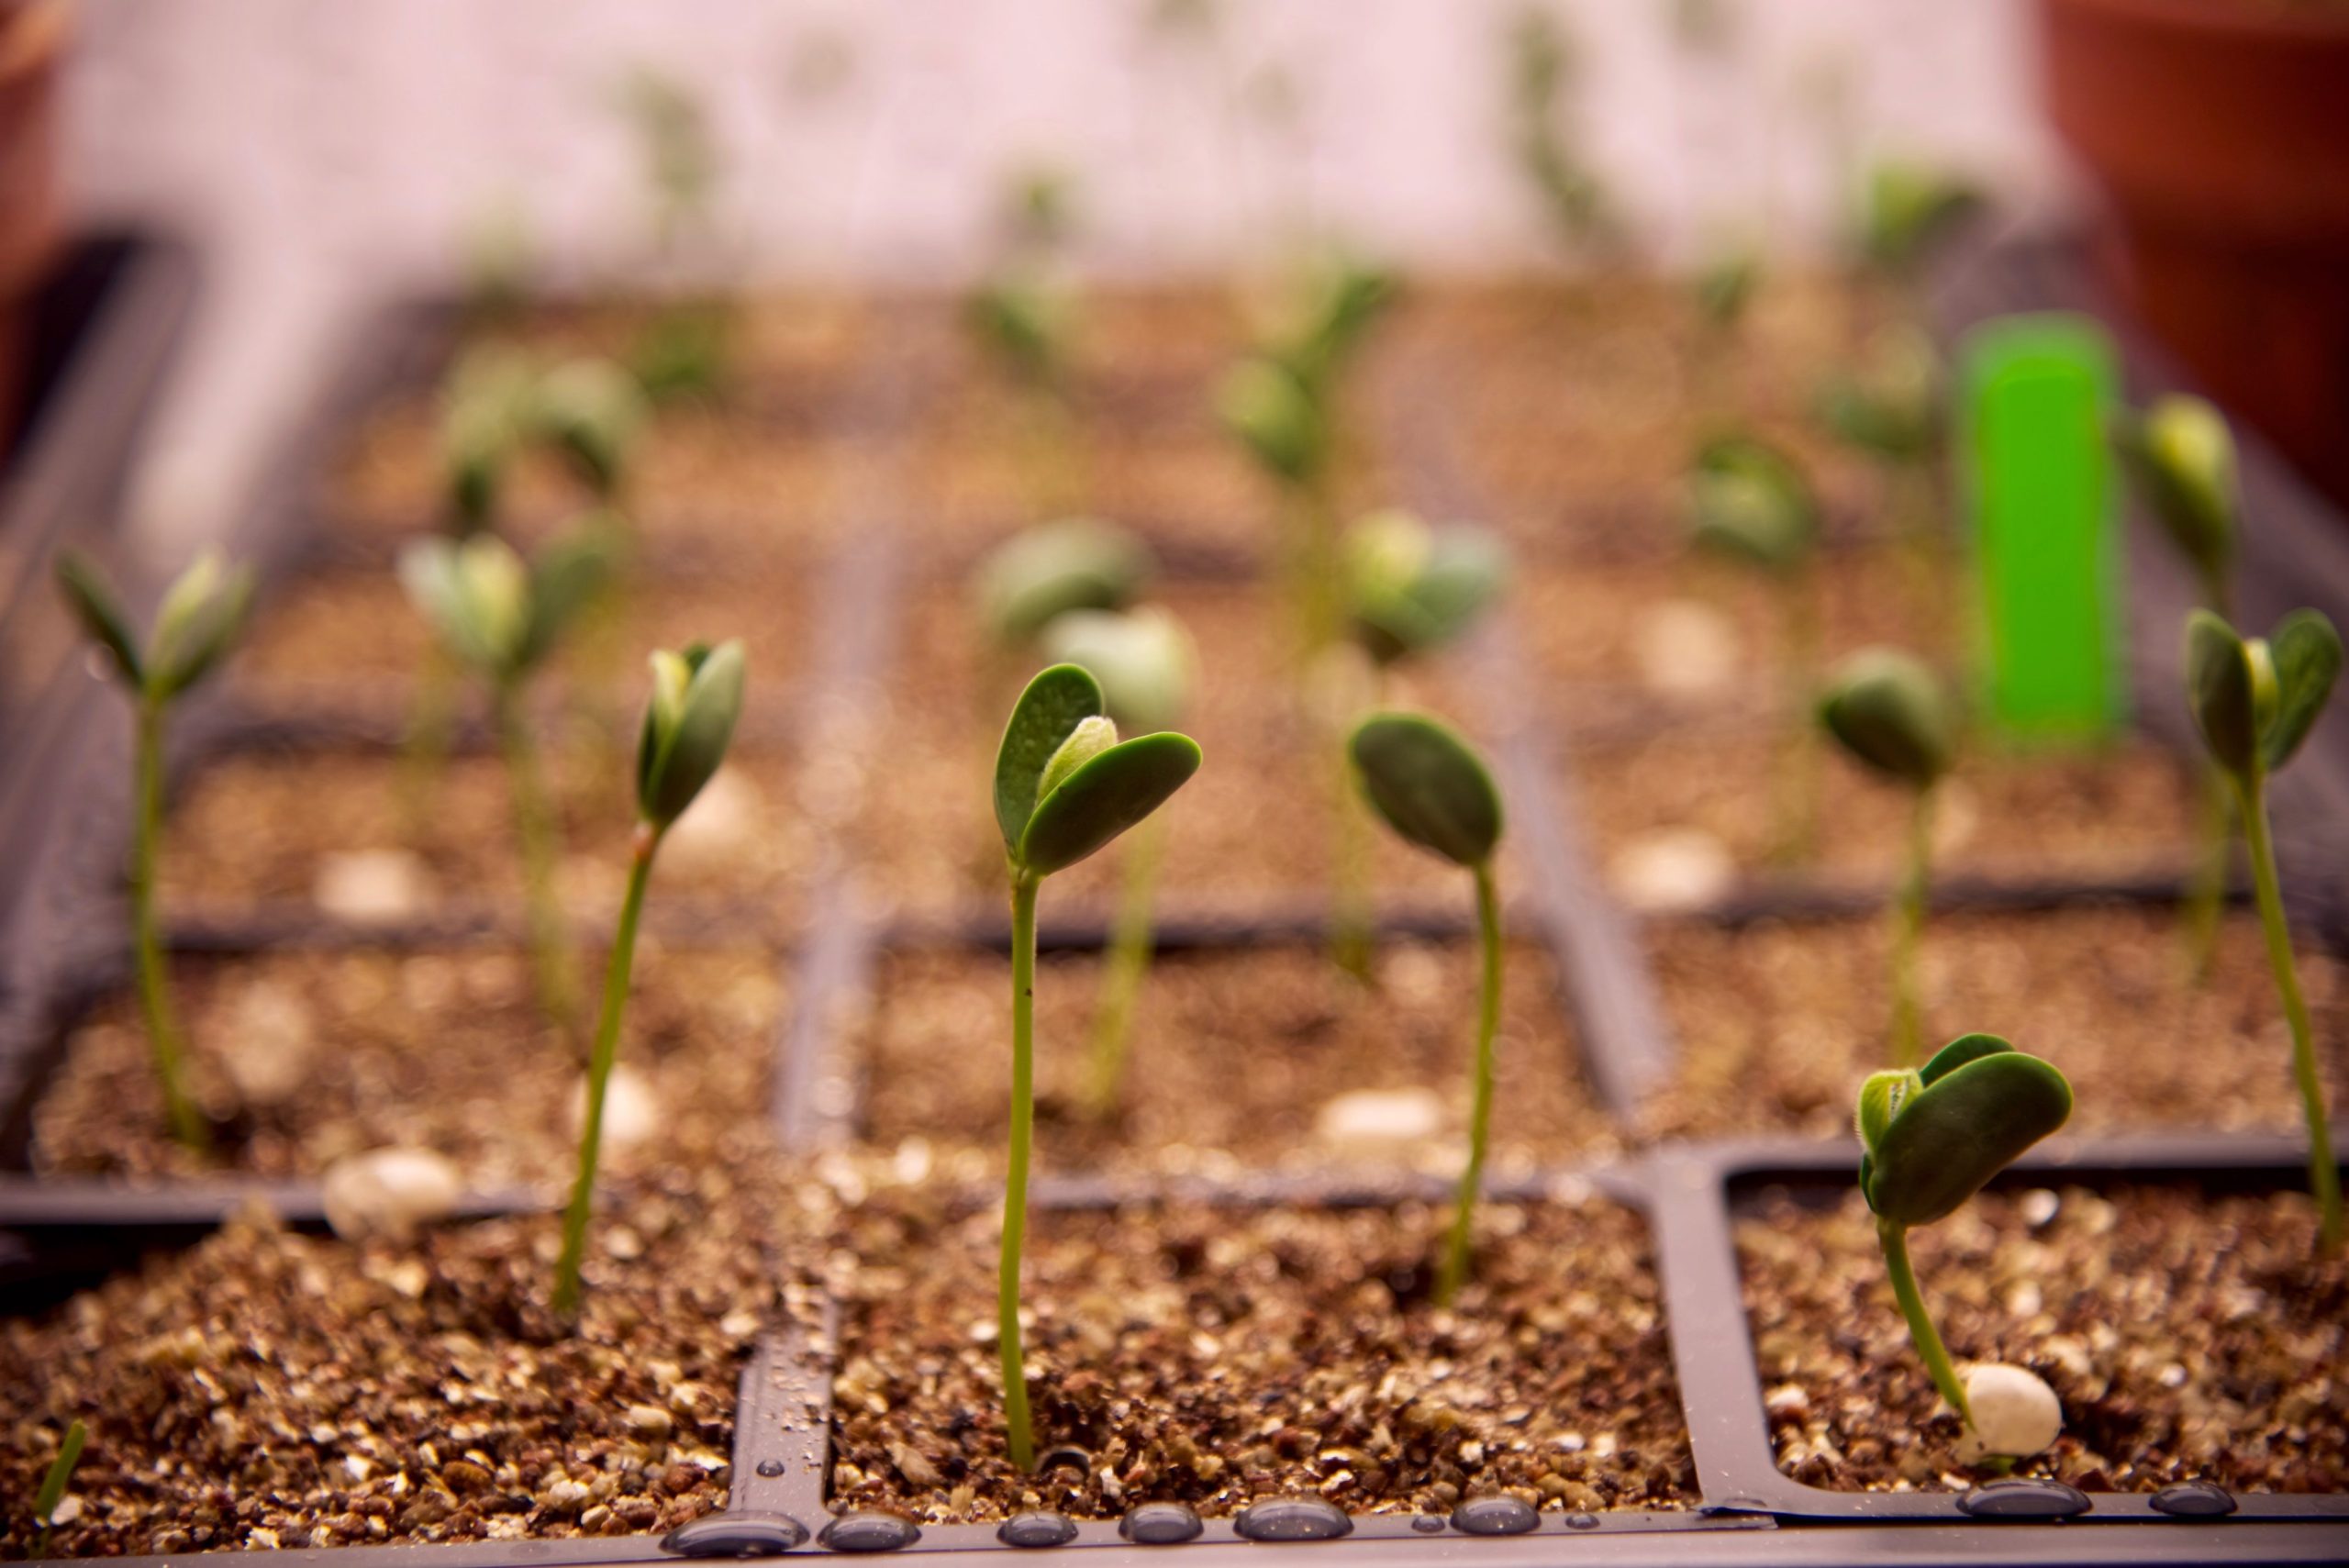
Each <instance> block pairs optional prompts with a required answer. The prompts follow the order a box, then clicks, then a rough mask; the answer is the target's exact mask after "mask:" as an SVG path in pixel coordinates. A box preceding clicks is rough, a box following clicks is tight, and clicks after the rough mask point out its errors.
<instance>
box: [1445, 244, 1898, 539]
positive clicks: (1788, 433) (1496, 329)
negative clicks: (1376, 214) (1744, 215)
mask: <svg viewBox="0 0 2349 1568" xmlns="http://www.w3.org/2000/svg"><path fill="white" fill-rule="evenodd" d="M1849 317H1850V305H1849V302H1848V299H1847V297H1846V295H1845V293H1844V290H1843V285H1842V284H1840V283H1838V282H1836V281H1835V280H1832V279H1829V278H1824V277H1786V278H1774V279H1772V280H1770V281H1769V282H1768V283H1767V284H1765V287H1764V289H1763V291H1762V293H1761V294H1760V295H1759V296H1758V297H1757V298H1756V300H1755V301H1754V304H1753V309H1752V312H1751V315H1750V317H1749V319H1748V321H1747V323H1746V327H1745V328H1744V331H1743V335H1742V343H1741V344H1740V345H1739V346H1738V347H1737V348H1735V349H1733V350H1731V352H1730V353H1729V354H1728V355H1727V356H1726V358H1725V361H1724V362H1723V363H1722V365H1721V366H1720V371H1719V373H1718V374H1717V375H1714V376H1713V377H1712V379H1711V380H1710V381H1709V382H1708V381H1707V380H1706V379H1704V375H1703V373H1699V372H1698V369H1697V363H1696V358H1695V345H1696V338H1697V334H1698V325H1697V322H1696V319H1695V317H1694V312H1693V308H1692V306H1691V303H1690V299H1689V295H1688V293H1687V289H1686V287H1685V286H1684V285H1682V284H1678V283H1675V282H1674V281H1672V280H1666V279H1647V278H1634V277H1627V276H1624V275H1621V274H1616V273H1609V274H1608V275H1606V276H1604V277H1600V278H1594V279H1591V280H1587V281H1584V282H1581V283H1566V282H1545V283H1543V284H1528V285H1524V286H1520V287H1513V288H1511V287H1499V288H1491V289H1468V290H1459V291H1447V292H1446V293H1445V294H1443V295H1437V296H1432V297H1431V298H1429V299H1428V300H1427V301H1425V303H1424V304H1423V305H1422V306H1420V307H1419V309H1418V310H1417V311H1415V312H1414V313H1412V315H1411V316H1410V317H1407V319H1410V320H1416V321H1417V322H1418V323H1419V326H1418V327H1417V328H1415V329H1416V330H1419V331H1421V332H1424V333H1426V334H1427V335H1429V336H1430V337H1431V339H1434V347H1435V349H1436V350H1437V351H1438V353H1439V355H1440V357H1441V360H1442V362H1443V363H1444V364H1445V365H1446V366H1447V367H1449V368H1450V371H1451V373H1452V374H1453V375H1454V376H1456V377H1457V392H1458V395H1460V396H1461V398H1462V399H1463V402H1462V404H1461V406H1460V408H1459V409H1458V417H1457V428H1459V429H1460V430H1461V431H1462V432H1463V433H1464V437H1465V443H1464V445H1465V452H1466V456H1467V458H1468V460H1469V462H1471V464H1472V466H1473V468H1474V470H1475V473H1477V474H1478V476H1479V478H1480V481H1481V483H1482V484H1484V485H1485V487H1486V491H1487V494H1488V495H1490V496H1491V499H1492V502H1493V504H1494V505H1495V506H1497V508H1498V509H1499V513H1500V515H1499V516H1498V517H1496V518H1495V519H1494V521H1496V522H1498V523H1501V524H1502V525H1504V526H1505V527H1507V528H1508V530H1509V531H1510V532H1511V533H1512V534H1513V535H1514V536H1516V537H1518V538H1520V539H1521V540H1523V541H1524V543H1525V544H1526V546H1527V547H1528V549H1529V550H1531V551H1533V552H1542V551H1571V552H1574V553H1597V554H1620V553H1631V554H1640V553H1654V552H1656V551H1657V550H1659V549H1660V548H1661V549H1664V550H1669V549H1672V548H1675V547H1676V545H1677V542H1678V539H1679V529H1680V527H1681V517H1680V512H1679V508H1678V506H1677V505H1676V502H1677V498H1678V496H1679V493H1680V492H1679V484H1680V481H1681V479H1682V477H1683V475H1684V474H1685V473H1686V472H1687V463H1688V459H1689V456H1690V454H1691V453H1692V452H1693V451H1694V450H1695V448H1696V446H1697V444H1698V442H1699V441H1700V440H1701V439H1704V438H1705V437H1706V436H1707V435H1709V433H1711V432H1713V431H1715V430H1717V429H1719V428H1721V427H1723V426H1724V425H1727V424H1730V423H1738V424H1742V426H1744V427H1746V428H1753V429H1754V430H1756V431H1758V432H1759V433H1761V434H1763V435H1765V436H1767V437H1768V438H1770V439H1773V440H1776V441H1779V442H1782V443H1784V444H1785V445H1787V447H1789V448H1790V449H1791V450H1794V451H1795V452H1797V453H1798V455H1799V456H1801V457H1802V458H1803V459H1804V460H1805V462H1807V464H1808V465H1809V468H1810V470H1811V473H1812V475H1813V479H1814V482H1815V483H1816V484H1818V486H1819V487H1820V493H1821V495H1822V496H1823V497H1824V499H1825V500H1826V502H1827V504H1828V506H1829V507H1830V509H1831V510H1834V511H1838V512H1846V511H1857V512H1860V513H1861V514H1862V515H1864V516H1876V515H1880V514H1881V513H1882V511H1883V510H1884V507H1883V505H1882V501H1881V495H1882V490H1883V486H1882V484H1881V483H1880V479H1879V476H1878V475H1876V474H1875V473H1871V472H1869V470H1868V468H1867V466H1866V465H1865V463H1864V462H1860V461H1859V460H1857V459H1855V458H1854V457H1852V456H1851V455H1849V454H1847V453H1845V452H1843V451H1842V450H1840V449H1839V448H1837V447H1836V446H1835V445H1834V444H1833V443H1832V442H1831V441H1830V440H1828V439H1826V438H1825V437H1823V436H1822V435H1820V432H1819V431H1818V429H1817V428H1816V426H1815V425H1814V424H1813V423H1812V421H1811V419H1810V417H1809V407H1810V400H1811V397H1812V395H1813V393H1814V390H1815V388H1816V386H1817V384H1819V382H1820V379H1821V378H1822V377H1824V376H1825V375H1826V374H1827V373H1828V372H1829V371H1830V370H1831V368H1833V367H1834V366H1836V365H1838V364H1840V363H1841V362H1842V361H1843V360H1844V359H1845V357H1846V355H1847V351H1848V350H1847V345H1848V343H1849V341H1850V333H1851V325H1850V319H1849ZM1439 335H1440V336H1439ZM1712 409H1724V410H1726V409H1736V410H1739V411H1740V413H1739V417H1738V418H1737V419H1736V420H1734V421H1732V420H1730V419H1727V418H1725V417H1722V416H1721V415H1720V414H1716V413H1713V412H1709V410H1712Z"/></svg>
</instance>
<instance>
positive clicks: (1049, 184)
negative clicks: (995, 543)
mask: <svg viewBox="0 0 2349 1568" xmlns="http://www.w3.org/2000/svg"><path fill="white" fill-rule="evenodd" d="M997 222H998V226H999V227H1000V228H1001V230H1002V232H1003V236H1004V244H1005V247H1006V252H1007V253H1006V255H1005V256H1004V258H1003V260H1002V261H1000V262H999V263H998V264H997V265H996V268H995V270H994V271H993V272H992V273H991V274H990V275H989V276H988V277H986V278H985V279H984V280H983V281H982V282H981V283H980V284H979V286H978V287H977V288H976V289H975V290H974V291H973V292H972V295H971V298H970V302H969V306H968V307H967V315H968V317H969V320H970V324H971V328H972V330H973V331H974V333H975V334H976V335H977V337H978V339H979V343H980V346H981V347H982V348H983V349H985V350H986V351H987V352H988V353H989V354H990V355H991V356H992V357H993V358H994V359H995V361H996V364H997V366H998V367H999V368H1000V369H1001V371H1002V373H1003V375H1004V378H1005V380H1006V381H1008V383H1009V384H1010V386H1011V389H1012V394H1013V396H1012V406H1011V412H1012V415H1013V416H1014V418H1015V420H1016V423H1017V427H1018V428H1017V432H1016V434H1017V444H1016V450H1018V452H1019V454H1020V456H1021V458H1022V459H1023V462H1024V465H1025V467H1026V468H1027V470H1028V473H1027V484H1028V489H1029V492H1030V495H1029V500H1030V506H1032V507H1033V508H1034V509H1035V511H1036V513H1037V514H1038V515H1040V516H1041V515H1048V514H1050V513H1051V512H1053V511H1056V510H1060V509H1063V508H1065V507H1068V506H1081V505H1082V504H1083V500H1084V492H1085V473H1084V466H1085V464H1084V439H1083V433H1082V430H1081V428H1080V426H1079V422H1078V418H1077V411H1076V407H1075V405H1074V401H1073V400H1072V398H1071V395H1070V393H1071V377H1072V373H1073V371H1074V361H1075V345H1076V337H1077V331H1078V327H1079V320H1078V314H1077V302H1076V297H1075V295H1074V292H1073V291H1072V290H1071V288H1070V286H1069V284H1067V283H1066V281H1065V280H1064V278H1063V274H1062V272H1061V270H1060V269H1059V268H1058V267H1057V266H1055V264H1054V255H1055V252H1057V251H1058V250H1060V248H1061V247H1062V246H1063V244H1065V243H1066V241H1067V240H1068V239H1069V237H1070V235H1071V234H1072V233H1073V232H1074V228H1075V203H1074V196H1073V194H1072V189H1071V186H1070V183H1069V182H1068V180H1067V179H1066V178H1065V177H1064V176H1063V175H1061V174H1060V173H1058V172H1054V171H1052V170H1049V169H1036V170H1030V171H1027V172H1022V173H1019V174H1017V175H1015V176H1014V177H1013V178H1012V179H1011V180H1010V181H1009V182H1008V183H1007V185H1006V186H1005V189H1004V193H1003V195H1002V198H1001V206H1000V212H999V215H998V218H997Z"/></svg>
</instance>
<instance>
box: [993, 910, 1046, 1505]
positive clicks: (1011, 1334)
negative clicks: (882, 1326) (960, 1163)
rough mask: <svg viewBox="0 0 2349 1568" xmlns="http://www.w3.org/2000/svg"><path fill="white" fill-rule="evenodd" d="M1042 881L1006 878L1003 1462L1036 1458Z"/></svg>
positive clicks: (999, 1289)
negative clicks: (1032, 1364)
mask: <svg viewBox="0 0 2349 1568" xmlns="http://www.w3.org/2000/svg"><path fill="white" fill-rule="evenodd" d="M1041 880H1042V879H1041V878H1039V877H1037V876H1034V875H1032V874H1030V873H1027V872H1017V873H1014V874H1013V876H1012V879H1011V1167H1010V1170H1009V1172H1008V1173H1007V1174H1006V1176H1005V1178H1004V1188H1003V1261H1002V1264H1001V1267H1000V1270H999V1272H998V1273H997V1275H996V1312H997V1315H998V1324H999V1327H1000V1329H1001V1333H1000V1336H999V1337H1000V1339H1001V1341H1002V1347H1001V1348H1002V1351H1003V1425H1004V1430H1005V1433H1006V1436H1007V1438H1008V1440H1009V1442H1010V1445H1011V1462H1012V1463H1013V1464H1014V1465H1016V1466H1017V1467H1019V1469H1020V1470H1022V1471H1025V1470H1028V1469H1030V1468H1031V1467H1032V1466H1033V1465H1034V1464H1035V1462H1036V1439H1035V1434H1034V1431H1033V1429H1031V1428H1030V1424H1029V1418H1028V1358H1027V1355H1026V1353H1025V1352H1024V1351H1023V1350H1022V1349H1021V1346H1020V1341H1019V1249H1020V1246H1021V1244H1022V1243H1023V1242H1024V1241H1025V1240H1026V1239H1027V1235H1028V1151H1029V1145H1030V1143H1031V1142H1032V1141H1033V1138H1034V1133H1035V1126H1036V889H1037V887H1038V886H1039V885H1040V884H1041Z"/></svg>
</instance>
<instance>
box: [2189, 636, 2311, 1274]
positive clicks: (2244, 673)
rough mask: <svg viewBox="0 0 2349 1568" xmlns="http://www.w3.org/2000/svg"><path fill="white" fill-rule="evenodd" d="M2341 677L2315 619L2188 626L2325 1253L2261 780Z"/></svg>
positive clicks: (2304, 731)
mask: <svg viewBox="0 0 2349 1568" xmlns="http://www.w3.org/2000/svg"><path fill="white" fill-rule="evenodd" d="M2340 673H2341V636H2340V634H2339V633H2338V632H2336V631H2334V630H2333V628H2332V622H2331V621H2329V620H2327V619H2325V618H2324V617H2323V616H2321V615H2319V614H2318V613H2317V612H2316V611H2314V610H2295V611H2293V612H2292V613H2291V614H2290V615H2288V616H2286V617H2284V618H2283V619H2282V620H2280V621H2278V622H2277V623H2276V629H2275V630H2273V631H2271V632H2270V633H2268V634H2267V636H2266V638H2264V639H2263V638H2256V637H2254V638H2248V639H2246V638H2244V637H2243V636H2241V635H2239V634H2238V633H2237V632H2236V631H2235V628H2233V627H2232V626H2229V625H2228V624H2227V623H2226V621H2225V620H2224V619H2222V618H2221V617H2218V616H2215V615H2212V614H2211V613H2210V611H2209V610H2196V611H2195V612H2194V613H2193V614H2192V615H2190V616H2188V617H2187V622H2186V697H2187V706H2188V707H2190V708H2191V709H2192V710H2193V713H2194V725H2195V728H2197V729H2198V730H2199V731H2200V732H2201V735H2202V744H2203V745H2204V747H2206V748H2207V749H2208V750H2209V751H2210V758H2211V760H2212V761H2213V762H2216V763H2217V764H2218V765H2219V767H2220V768H2221V770H2222V771H2223V772H2224V773H2226V775H2227V782H2228V783H2229V784H2231V785H2232V786H2233V790H2234V806H2235V814H2236V816H2237V817H2238V818H2239V819H2240V820H2241V821H2242V823H2243V839H2244V841H2245V843H2246V845H2247V846H2248V847H2249V849H2250V851H2251V875H2252V885H2253V887H2254V890H2255V891H2256V893H2257V895H2258V899H2259V923H2260V927H2261V929H2263V930H2264V931H2265V932H2266V938H2267V962H2268V964H2269V966H2270V967H2272V968H2273V969H2274V970H2275V972H2276V989H2277V994H2278V995H2280V996H2281V997H2282V998H2283V1003H2284V1018H2285V1021H2286V1022H2287V1023H2288V1025H2289V1026H2290V1028H2291V1031H2292V1075H2293V1077H2294V1078H2295V1079H2296V1080H2297V1081H2298V1083H2299V1090H2300V1108H2301V1111H2302V1112H2303V1114H2304V1115H2305V1116H2306V1118H2307V1119H2308V1127H2309V1185H2310V1189H2311V1190H2313V1191H2314V1192H2315V1194H2316V1198H2317V1207H2318V1209H2319V1211H2320V1213H2321V1216H2322V1224H2321V1229H2320V1232H2319V1234H2320V1238H2321V1244H2322V1246H2323V1249H2324V1250H2325V1251H2328V1252H2331V1251H2337V1250H2338V1249H2339V1248H2340V1246H2341V1242H2342V1237H2343V1222H2342V1210H2341V1173H2340V1171H2339V1170H2338V1169H2337V1168H2336V1167H2335V1166H2334V1165H2333V1162H2332V1135H2331V1133H2330V1131H2329V1130H2328V1129H2327V1125H2326V1121H2325V1110H2324V1082H2323V1079H2322V1078H2321V1076H2319V1074H2318V1071H2317V1061H2316V1042H2315V1040H2314V1037H2313V1035H2312V1033H2311V1031H2310V1027H2309V1005H2308V1002H2307V1000H2306V998H2304V997H2303V996H2302V995H2300V979H2299V971H2298V969H2297V968H2296V967H2295V966H2294V964H2293V962H2292V933H2291V928H2290V927H2289V926H2288V925H2287V924H2286V922H2285V919H2284V895H2283V891H2282V888H2281V886H2280V884H2278V882H2277V876H2276V846H2275V844H2274V842H2273V840H2271V838H2270V837H2269V834H2268V829H2267V778H2268V775H2269V774H2271V773H2274V772H2276V770H2277V769H2278V768H2281V767H2282V766H2284V764H2285V763H2287V762H2290V761H2291V760H2292V756H2293V753H2295V752H2296V751H2299V749H2300V742H2301V741H2303V740H2307V739H2308V733H2309V730H2310V728H2313V727H2314V726H2315V724H2316V721H2317V717H2318V716H2319V715H2320V714H2321V713H2322V712H2323V711H2324V705H2325V704H2326V702H2328V701H2329V700H2330V699H2331V698H2332V684H2333V682H2334V681H2335V680H2336V679H2337V678H2338V677H2339V676H2340Z"/></svg>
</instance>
